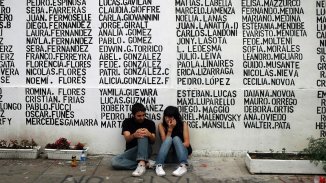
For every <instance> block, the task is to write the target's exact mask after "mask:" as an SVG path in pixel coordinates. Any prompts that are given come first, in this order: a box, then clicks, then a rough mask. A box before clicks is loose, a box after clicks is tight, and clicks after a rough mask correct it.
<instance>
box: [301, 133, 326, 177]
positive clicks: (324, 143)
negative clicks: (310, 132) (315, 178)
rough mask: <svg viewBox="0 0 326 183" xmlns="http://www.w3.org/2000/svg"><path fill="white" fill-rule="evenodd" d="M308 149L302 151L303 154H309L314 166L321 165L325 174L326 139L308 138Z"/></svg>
mask: <svg viewBox="0 0 326 183" xmlns="http://www.w3.org/2000/svg"><path fill="white" fill-rule="evenodd" d="M308 140H309V143H308V147H307V148H304V149H303V152H304V153H306V154H309V157H308V158H309V159H310V161H311V162H313V163H314V164H315V165H316V166H318V165H319V163H321V165H322V166H323V169H324V171H325V172H326V138H317V139H315V138H313V137H310V138H308Z"/></svg>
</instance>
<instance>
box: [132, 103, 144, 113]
mask: <svg viewBox="0 0 326 183" xmlns="http://www.w3.org/2000/svg"><path fill="white" fill-rule="evenodd" d="M139 111H141V112H146V108H145V106H144V105H143V104H141V103H135V104H134V105H133V106H132V107H131V113H132V114H133V115H135V114H136V113H137V112H139Z"/></svg>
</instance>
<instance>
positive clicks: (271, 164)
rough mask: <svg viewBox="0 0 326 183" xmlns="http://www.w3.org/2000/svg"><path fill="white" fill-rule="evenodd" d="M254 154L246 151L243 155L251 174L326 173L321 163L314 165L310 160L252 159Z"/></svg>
mask: <svg viewBox="0 0 326 183" xmlns="http://www.w3.org/2000/svg"><path fill="white" fill-rule="evenodd" d="M254 154H255V153H247V154H246V157H245V163H246V166H247V168H248V170H249V172H250V173H252V174H255V173H275V174H326V172H325V171H324V170H323V167H322V163H319V164H318V165H317V166H316V165H315V164H314V163H312V162H310V160H279V159H253V158H252V157H251V155H254ZM260 154H261V153H260ZM265 154H271V153H265ZM286 154H295V153H286Z"/></svg>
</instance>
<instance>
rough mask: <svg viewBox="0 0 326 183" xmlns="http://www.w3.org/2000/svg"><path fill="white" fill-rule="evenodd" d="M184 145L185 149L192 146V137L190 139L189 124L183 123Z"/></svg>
mask: <svg viewBox="0 0 326 183" xmlns="http://www.w3.org/2000/svg"><path fill="white" fill-rule="evenodd" d="M183 140H184V142H183V145H184V146H185V147H189V145H190V137H189V126H188V122H184V123H183Z"/></svg>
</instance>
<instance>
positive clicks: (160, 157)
mask: <svg viewBox="0 0 326 183" xmlns="http://www.w3.org/2000/svg"><path fill="white" fill-rule="evenodd" d="M171 145H172V138H171V137H166V139H165V140H164V141H163V142H162V144H161V147H160V150H159V152H158V154H157V157H156V161H155V164H157V165H158V164H161V165H163V164H164V163H165V159H166V157H167V155H168V153H169V150H170V147H171Z"/></svg>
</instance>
